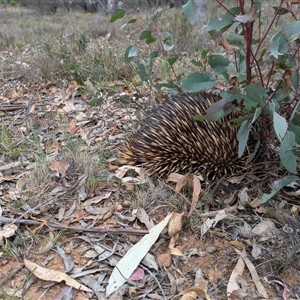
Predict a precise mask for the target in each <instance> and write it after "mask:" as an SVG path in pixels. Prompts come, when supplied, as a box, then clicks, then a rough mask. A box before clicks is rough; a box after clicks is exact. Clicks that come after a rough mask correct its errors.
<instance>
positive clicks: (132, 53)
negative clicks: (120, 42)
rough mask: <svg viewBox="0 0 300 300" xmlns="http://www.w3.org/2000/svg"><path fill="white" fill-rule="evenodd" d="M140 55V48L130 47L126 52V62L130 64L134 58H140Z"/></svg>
mask: <svg viewBox="0 0 300 300" xmlns="http://www.w3.org/2000/svg"><path fill="white" fill-rule="evenodd" d="M138 54H139V48H137V47H135V46H129V47H127V49H126V51H125V58H124V59H125V62H127V63H129V62H130V61H131V60H132V59H133V58H134V57H136V56H138Z"/></svg>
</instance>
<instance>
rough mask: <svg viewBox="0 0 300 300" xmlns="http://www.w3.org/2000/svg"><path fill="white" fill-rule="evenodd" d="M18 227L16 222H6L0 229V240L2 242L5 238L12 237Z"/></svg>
mask: <svg viewBox="0 0 300 300" xmlns="http://www.w3.org/2000/svg"><path fill="white" fill-rule="evenodd" d="M17 229H18V226H17V225H16V224H6V225H4V226H3V229H2V230H0V242H1V243H2V241H3V238H6V239H7V238H10V237H12V236H13V235H14V234H15V233H16V231H17Z"/></svg>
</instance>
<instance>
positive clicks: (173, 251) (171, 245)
mask: <svg viewBox="0 0 300 300" xmlns="http://www.w3.org/2000/svg"><path fill="white" fill-rule="evenodd" d="M177 237H178V235H177ZM177 237H176V236H172V237H171V240H170V243H169V247H168V248H169V253H170V254H172V255H176V256H182V257H184V258H185V259H186V260H187V258H186V257H185V256H184V255H183V254H182V252H181V251H180V250H179V249H178V248H176V247H175V241H176V240H177Z"/></svg>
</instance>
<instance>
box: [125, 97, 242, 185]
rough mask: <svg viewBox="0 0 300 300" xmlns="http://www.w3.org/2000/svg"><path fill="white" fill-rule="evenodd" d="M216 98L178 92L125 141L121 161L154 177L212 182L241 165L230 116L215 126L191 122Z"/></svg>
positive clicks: (214, 123)
mask: <svg viewBox="0 0 300 300" xmlns="http://www.w3.org/2000/svg"><path fill="white" fill-rule="evenodd" d="M219 100H220V97H219V96H217V95H214V94H211V93H207V92H197V93H189V94H183V95H180V96H175V97H172V98H171V99H169V100H166V101H165V102H164V103H163V104H162V105H160V106H159V107H158V108H156V109H155V110H154V111H153V112H152V114H151V115H150V116H148V117H147V118H146V119H145V120H144V122H143V124H142V125H141V128H140V129H139V130H138V131H137V132H136V133H135V134H133V135H132V136H131V137H129V139H128V140H127V141H126V143H125V145H124V146H123V147H122V149H121V151H120V156H121V158H120V162H121V163H122V164H128V165H140V166H143V167H145V169H146V170H147V171H148V172H149V173H150V174H155V175H158V176H163V175H167V174H169V173H171V172H178V173H181V174H185V173H189V172H190V173H195V174H199V175H202V176H204V177H206V178H208V179H209V178H210V179H214V178H216V177H221V176H224V175H226V174H231V173H233V172H234V171H235V170H239V169H241V168H243V167H244V166H245V156H247V155H246V154H245V156H244V157H242V158H240V159H239V158H238V141H237V132H238V128H237V127H236V126H233V125H232V124H230V122H229V121H230V120H232V119H233V118H235V117H236V113H235V112H231V113H230V114H228V115H226V116H224V117H222V118H221V119H220V120H218V121H217V122H209V121H195V119H194V116H195V115H205V114H206V109H207V108H208V107H210V106H211V105H212V104H213V103H215V102H217V101H219Z"/></svg>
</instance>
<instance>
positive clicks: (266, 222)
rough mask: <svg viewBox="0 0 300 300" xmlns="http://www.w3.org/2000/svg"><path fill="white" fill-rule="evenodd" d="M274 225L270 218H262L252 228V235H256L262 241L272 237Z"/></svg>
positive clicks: (274, 233)
mask: <svg viewBox="0 0 300 300" xmlns="http://www.w3.org/2000/svg"><path fill="white" fill-rule="evenodd" d="M276 230H277V229H276V225H275V223H274V222H273V221H272V220H271V219H263V220H262V221H261V222H259V223H258V224H256V225H255V226H254V227H253V228H252V231H251V233H252V235H253V236H258V237H259V241H261V242H263V241H266V240H269V239H271V238H274V237H275V235H276Z"/></svg>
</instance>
